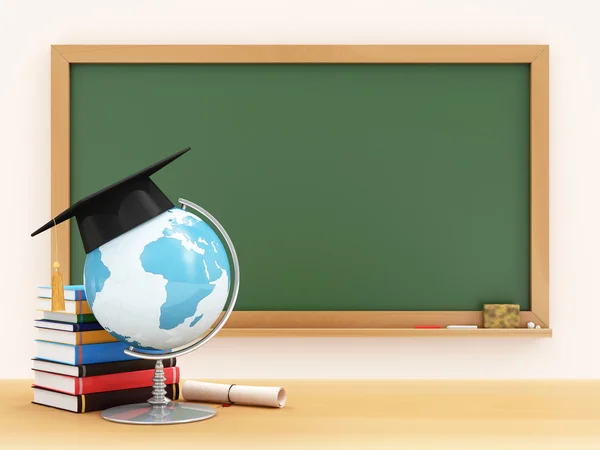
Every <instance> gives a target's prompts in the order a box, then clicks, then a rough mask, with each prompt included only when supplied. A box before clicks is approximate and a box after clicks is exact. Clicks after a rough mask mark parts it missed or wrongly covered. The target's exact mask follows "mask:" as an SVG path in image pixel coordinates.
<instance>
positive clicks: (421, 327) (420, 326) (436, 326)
mask: <svg viewBox="0 0 600 450" xmlns="http://www.w3.org/2000/svg"><path fill="white" fill-rule="evenodd" d="M415 328H418V329H420V330H433V329H437V328H442V327H441V326H439V325H417V326H416V327H415Z"/></svg>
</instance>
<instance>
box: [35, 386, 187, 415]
mask: <svg viewBox="0 0 600 450" xmlns="http://www.w3.org/2000/svg"><path fill="white" fill-rule="evenodd" d="M165 389H166V391H167V397H169V398H170V399H171V400H179V394H180V392H179V385H177V384H169V385H167V386H166V387H165ZM151 397H152V387H151V386H149V387H145V388H138V389H126V390H122V391H110V392H100V393H97V394H86V395H69V394H63V393H61V392H55V391H50V390H48V389H42V388H39V387H35V386H34V387H33V402H32V403H35V404H36V405H44V406H51V407H52V408H57V409H63V410H65V411H71V412H74V413H86V412H91V411H101V410H104V409H108V408H112V407H113V406H121V405H129V404H133V403H145V402H147V401H148V399H149V398H151Z"/></svg>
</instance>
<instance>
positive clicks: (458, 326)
mask: <svg viewBox="0 0 600 450" xmlns="http://www.w3.org/2000/svg"><path fill="white" fill-rule="evenodd" d="M447 328H448V329H449V330H464V329H473V328H477V325H448V327H447Z"/></svg>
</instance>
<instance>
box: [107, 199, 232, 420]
mask: <svg viewBox="0 0 600 450" xmlns="http://www.w3.org/2000/svg"><path fill="white" fill-rule="evenodd" d="M179 203H181V208H182V209H184V210H185V209H186V207H189V208H192V209H194V210H195V211H197V212H198V213H200V215H202V216H203V218H204V219H205V220H206V221H207V222H209V223H210V224H211V225H212V226H213V227H214V228H216V229H217V230H218V231H219V232H220V233H221V236H222V237H223V239H224V240H225V244H226V245H227V248H228V249H229V253H230V254H231V260H232V265H233V284H232V289H231V291H230V297H231V299H230V301H229V306H228V307H227V310H226V311H225V314H224V315H223V317H222V318H221V320H220V321H219V322H218V323H217V325H216V326H215V327H214V328H213V329H212V330H211V331H210V332H209V333H208V334H207V335H206V336H204V337H203V338H201V339H200V340H198V341H197V342H195V343H193V344H191V345H189V346H187V347H185V348H183V349H181V350H177V351H175V352H172V353H169V354H168V356H169V358H175V357H180V356H183V355H185V354H187V353H190V352H193V351H194V350H196V349H198V348H200V347H202V346H203V345H204V344H206V343H207V342H208V341H210V340H211V339H212V338H213V337H214V336H215V335H216V334H217V333H218V332H219V331H220V330H221V328H223V325H225V322H227V320H228V319H229V316H230V315H231V312H232V311H233V308H234V306H235V302H236V300H237V296H238V292H239V289H240V266H239V262H238V257H237V254H236V252H235V248H234V247H233V242H231V239H230V238H229V235H228V234H227V232H226V231H225V229H224V228H223V226H222V225H221V224H220V223H219V222H218V221H217V219H215V218H214V217H213V216H212V215H211V214H210V213H209V212H208V211H206V210H204V209H203V208H201V207H200V206H198V205H196V204H195V203H192V202H190V201H187V200H185V199H182V198H180V199H179ZM125 353H126V354H127V355H129V356H135V357H137V358H141V359H149V360H155V361H156V366H155V368H154V377H153V378H152V382H153V384H152V397H151V398H150V399H149V400H148V402H147V403H135V404H132V405H123V406H115V407H113V408H110V409H107V410H105V411H103V412H102V417H103V418H104V419H106V420H110V421H111V422H118V423H129V424H137V425H165V424H177V423H188V422H197V421H199V420H206V419H210V418H211V417H213V416H214V415H215V414H216V413H217V411H216V410H215V409H214V408H211V407H210V406H204V405H198V404H195V403H183V402H172V401H171V399H169V398H168V397H167V391H166V390H165V388H166V384H165V381H166V378H165V373H164V370H163V369H164V366H163V362H162V360H163V359H164V357H165V355H162V354H161V355H157V354H148V353H144V352H140V351H138V350H135V349H134V347H129V348H128V349H126V350H125Z"/></svg>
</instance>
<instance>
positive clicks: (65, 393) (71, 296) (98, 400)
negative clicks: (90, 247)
mask: <svg viewBox="0 0 600 450" xmlns="http://www.w3.org/2000/svg"><path fill="white" fill-rule="evenodd" d="M51 294H52V292H51V289H50V287H41V288H39V290H38V298H37V299H36V309H37V310H38V311H41V315H42V317H41V318H40V319H38V320H35V322H34V323H35V327H36V329H37V337H36V354H35V357H34V359H33V370H34V374H35V375H34V385H33V403H36V404H40V405H45V406H52V407H55V408H59V409H64V410H67V411H72V412H76V413H84V412H89V411H98V410H103V409H107V408H111V407H113V406H120V405H127V404H130V403H143V402H146V401H147V400H148V399H149V398H150V397H152V377H153V376H154V365H155V361H148V360H143V359H137V358H135V357H131V356H128V355H126V354H125V353H124V352H123V350H125V349H126V348H128V345H127V344H125V343H122V342H119V341H118V340H117V339H115V338H114V337H113V336H112V335H111V334H110V333H109V332H108V331H106V330H105V329H104V328H102V326H101V325H100V324H99V323H98V322H97V321H96V319H95V317H94V316H93V314H92V311H91V310H90V307H89V305H88V302H87V301H86V299H85V292H84V289H83V286H66V287H65V311H64V312H53V311H51V297H52V295H51ZM176 362H177V361H176V359H175V358H168V359H165V360H163V365H164V367H165V369H164V371H165V377H166V378H167V381H166V383H167V387H166V390H167V396H168V397H169V398H171V399H173V400H177V399H178V398H179V385H178V383H179V367H177V365H176Z"/></svg>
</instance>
